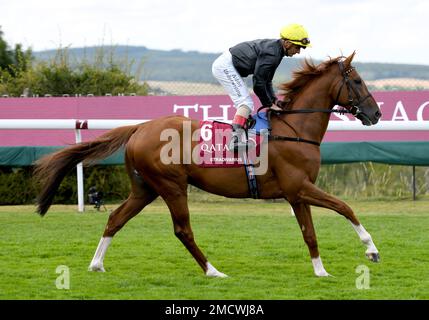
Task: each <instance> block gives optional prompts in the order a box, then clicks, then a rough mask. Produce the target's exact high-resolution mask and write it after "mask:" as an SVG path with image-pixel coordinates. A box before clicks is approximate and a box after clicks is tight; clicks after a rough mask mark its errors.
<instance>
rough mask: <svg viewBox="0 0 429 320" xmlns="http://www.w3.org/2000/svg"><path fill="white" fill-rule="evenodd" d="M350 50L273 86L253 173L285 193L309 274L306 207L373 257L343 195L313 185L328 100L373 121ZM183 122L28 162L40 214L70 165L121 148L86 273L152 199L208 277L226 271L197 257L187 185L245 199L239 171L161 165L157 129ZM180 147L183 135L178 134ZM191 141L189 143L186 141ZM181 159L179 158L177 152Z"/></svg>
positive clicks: (117, 134) (265, 188)
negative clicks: (124, 178) (343, 224)
mask: <svg viewBox="0 0 429 320" xmlns="http://www.w3.org/2000/svg"><path fill="white" fill-rule="evenodd" d="M354 56H355V52H353V53H352V54H351V55H350V56H348V57H343V56H340V57H337V58H329V59H328V60H326V61H324V62H322V63H320V64H319V65H316V64H314V63H313V62H312V60H307V59H305V60H304V63H303V64H302V67H301V69H299V70H295V71H294V72H293V75H292V76H293V77H292V80H291V81H289V82H287V83H285V84H283V85H281V86H280V89H281V90H283V92H284V98H283V99H282V100H281V101H283V103H284V105H283V108H281V109H280V110H271V112H270V114H271V117H270V123H271V132H272V139H270V141H269V143H268V167H267V170H266V172H265V173H264V174H262V175H259V176H258V177H257V180H258V184H259V197H260V198H261V199H286V200H287V202H289V204H290V205H291V207H292V209H293V211H294V213H295V217H296V219H297V222H298V225H299V227H300V229H301V231H302V235H303V239H304V242H305V243H306V245H307V247H308V250H309V253H310V258H311V261H312V264H313V269H314V274H315V275H316V276H318V277H326V276H330V274H329V273H328V272H327V271H326V270H325V268H324V266H323V263H322V260H321V257H320V254H319V250H318V244H317V238H316V233H315V229H314V226H313V221H312V215H311V207H310V206H318V207H323V208H328V209H331V210H333V211H336V212H337V213H339V214H340V215H342V216H343V217H345V218H346V219H347V220H348V221H349V222H350V223H351V225H352V227H353V228H354V230H355V231H356V233H357V234H358V236H359V238H360V240H361V242H362V243H363V244H364V246H366V251H365V254H366V257H367V258H368V259H369V260H370V261H372V262H378V261H379V260H380V255H379V252H378V250H377V248H376V246H375V244H374V242H373V240H372V237H371V235H370V233H369V232H368V231H367V230H366V229H365V228H364V227H363V226H362V224H361V223H360V222H359V220H358V218H357V217H356V215H355V213H354V212H353V210H352V209H351V208H350V207H349V206H348V205H347V204H346V203H345V202H343V201H341V200H339V199H337V198H336V197H334V196H332V195H330V194H327V193H325V192H324V191H322V190H321V189H319V188H318V187H317V186H316V185H315V182H316V178H317V176H318V173H319V169H320V166H321V155H320V143H321V142H322V140H323V137H324V135H325V132H326V130H327V126H328V122H329V118H330V114H331V113H332V112H335V110H336V109H334V106H336V105H338V106H341V107H343V110H344V112H346V111H347V112H349V113H352V114H353V115H354V116H355V117H356V118H357V119H359V120H360V121H361V123H362V124H363V125H366V126H369V125H374V124H376V123H377V122H378V120H379V119H380V117H381V112H380V109H379V106H378V104H377V103H376V101H375V100H374V98H373V96H372V95H371V93H370V92H369V91H368V88H367V86H366V85H365V83H364V81H363V80H362V78H361V77H360V75H359V74H358V72H357V71H356V69H355V68H354V67H353V66H352V65H351V63H352V60H353V57H354ZM185 122H190V123H191V125H192V132H194V131H195V130H199V128H198V126H199V121H197V120H192V119H189V118H187V117H183V116H177V115H174V116H166V117H162V118H158V119H154V120H151V121H149V122H145V123H142V124H137V125H131V126H123V127H118V128H115V129H112V130H110V131H107V132H106V133H104V134H102V135H101V136H99V137H98V138H95V139H94V140H92V141H88V142H82V143H78V144H74V145H71V146H68V147H66V148H64V149H62V150H60V151H57V152H55V153H52V154H48V155H46V156H44V157H43V158H41V159H39V160H38V161H37V162H36V163H35V172H34V177H35V179H36V181H38V182H39V184H40V192H39V193H38V197H37V199H36V205H37V212H38V213H39V214H40V215H41V216H44V215H45V213H46V212H47V211H48V209H49V207H50V205H51V204H52V201H53V198H54V195H55V192H56V191H57V189H58V187H59V186H60V183H61V181H62V180H63V178H64V177H65V175H66V174H67V173H68V172H69V171H71V170H72V169H73V168H74V167H75V166H76V165H77V164H78V163H80V162H83V163H84V164H85V165H89V164H92V163H93V162H94V161H97V160H101V159H104V158H106V157H107V156H109V155H111V154H113V153H114V152H116V151H117V150H119V149H120V148H121V147H123V148H124V153H125V170H126V172H127V174H128V176H129V179H130V181H131V191H130V194H129V196H128V198H127V199H126V200H125V201H124V202H123V203H122V204H121V205H120V206H119V207H118V208H116V209H115V210H114V211H112V212H111V214H110V215H109V217H108V221H107V225H106V227H105V229H104V232H103V234H102V237H101V239H100V241H99V243H98V246H97V249H96V251H95V254H94V256H93V259H92V261H91V263H90V265H89V267H88V269H89V271H100V272H104V271H105V268H104V264H103V260H104V257H105V254H106V250H107V248H108V247H109V245H110V243H111V241H112V238H113V237H114V235H115V234H116V233H117V232H118V231H119V230H120V229H121V228H122V227H123V226H124V225H125V224H126V223H127V222H128V221H129V220H130V219H131V218H133V217H134V216H136V215H137V214H138V213H139V212H140V211H142V210H143V209H144V207H145V206H147V205H148V204H150V203H151V202H152V201H154V200H155V199H156V198H158V197H161V198H162V199H163V200H164V201H165V203H166V204H167V206H168V209H169V210H170V213H171V218H172V222H173V226H174V234H175V236H176V237H177V238H178V239H179V240H180V241H181V242H182V243H183V245H184V246H185V247H186V249H187V250H188V251H189V252H190V254H191V255H192V256H193V258H194V259H195V260H196V262H197V263H198V265H199V266H200V267H201V268H202V270H203V272H204V273H205V275H206V276H208V277H227V275H226V274H224V273H222V272H220V271H218V270H217V269H216V268H215V267H214V266H213V265H212V264H211V263H210V262H209V261H208V260H207V258H206V257H205V255H204V254H203V252H202V251H201V250H200V248H199V247H198V245H197V243H196V242H195V239H194V236H193V231H192V228H191V224H190V217H189V209H188V203H187V196H188V195H187V189H188V188H187V187H188V185H189V184H190V185H194V186H196V187H198V188H200V189H202V190H205V191H207V192H210V193H213V194H217V195H220V196H224V197H229V198H249V197H250V196H249V188H248V185H247V177H246V174H245V172H244V170H243V168H242V167H241V168H240V167H237V168H203V167H201V166H198V165H196V164H194V163H177V164H164V163H162V161H161V160H160V159H161V157H160V154H161V152H162V148H163V146H165V144H166V143H167V142H166V141H162V140H163V139H160V137H161V135H162V132H163V130H165V129H167V128H168V129H174V130H176V131H177V132H178V133H179V134H180V136H181V137H182V136H183V135H184V132H183V131H184V129H183V127H184V126H183V124H184V123H185ZM179 141H180V142H178V144H179V145H178V146H179V147H183V144H185V142H184V141H182V140H179ZM196 143H197V142H195V141H192V146H195V144H196ZM181 160H183V157H182V158H181Z"/></svg>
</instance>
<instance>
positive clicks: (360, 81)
mask: <svg viewBox="0 0 429 320" xmlns="http://www.w3.org/2000/svg"><path fill="white" fill-rule="evenodd" d="M353 81H354V83H356V84H361V83H362V80H361V79H353Z"/></svg>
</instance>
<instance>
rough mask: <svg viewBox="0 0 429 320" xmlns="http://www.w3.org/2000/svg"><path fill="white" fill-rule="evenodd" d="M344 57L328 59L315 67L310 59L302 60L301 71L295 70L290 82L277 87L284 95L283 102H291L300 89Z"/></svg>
mask: <svg viewBox="0 0 429 320" xmlns="http://www.w3.org/2000/svg"><path fill="white" fill-rule="evenodd" d="M342 58H344V57H337V58H329V60H327V61H325V62H322V63H320V64H319V65H317V66H316V65H315V64H314V62H313V61H312V60H311V59H310V60H308V59H304V62H303V63H302V66H301V69H298V70H295V71H294V72H293V73H292V80H291V81H289V82H286V83H283V84H281V85H280V86H279V89H280V90H281V94H282V95H284V101H286V102H287V103H288V104H290V103H291V102H293V101H294V100H295V98H296V96H297V95H298V93H299V92H300V91H301V89H302V88H303V87H304V86H305V85H306V84H307V83H308V82H309V81H311V80H313V79H315V78H317V77H319V76H320V75H321V74H323V73H324V72H325V71H326V70H327V69H328V68H329V67H330V66H331V65H333V64H334V63H337V62H338V61H339V60H340V59H342Z"/></svg>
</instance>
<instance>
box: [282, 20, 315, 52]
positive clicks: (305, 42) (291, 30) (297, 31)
mask: <svg viewBox="0 0 429 320" xmlns="http://www.w3.org/2000/svg"><path fill="white" fill-rule="evenodd" d="M280 37H281V38H282V39H287V40H289V41H290V42H292V43H294V44H297V45H299V46H303V47H311V44H310V39H309V38H308V32H307V30H305V28H304V27H303V26H302V25H300V24H297V23H292V24H289V25H287V26H285V27H283V28H282V29H281V30H280Z"/></svg>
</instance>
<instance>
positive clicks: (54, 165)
mask: <svg viewBox="0 0 429 320" xmlns="http://www.w3.org/2000/svg"><path fill="white" fill-rule="evenodd" d="M138 127H139V125H134V126H124V127H119V128H115V129H113V130H110V131H108V132H106V133H105V134H103V135H101V136H100V137H98V138H97V139H94V140H92V141H88V142H82V143H78V144H75V145H72V146H69V147H66V148H64V149H62V150H60V151H57V152H54V153H52V154H49V155H46V156H44V157H43V158H41V159H39V160H38V161H37V162H36V163H35V165H36V166H35V169H34V177H35V179H36V181H37V182H39V183H40V185H41V191H40V193H39V195H38V197H37V199H36V202H37V212H38V213H39V214H40V215H41V216H44V215H45V213H46V212H47V211H48V209H49V207H50V206H51V204H52V200H53V199H54V195H55V193H56V191H57V190H58V187H59V186H60V184H61V181H62V180H63V179H64V177H65V176H66V174H67V173H68V172H69V171H70V170H71V169H73V168H74V167H76V165H77V164H78V163H80V162H84V163H85V164H89V163H93V162H94V161H96V160H101V159H104V158H106V157H108V156H110V155H111V154H113V153H114V152H115V151H117V150H118V149H119V148H120V147H121V146H123V145H124V144H126V143H127V142H128V140H129V139H130V137H131V136H132V135H133V133H134V132H136V130H137V129H138Z"/></svg>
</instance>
